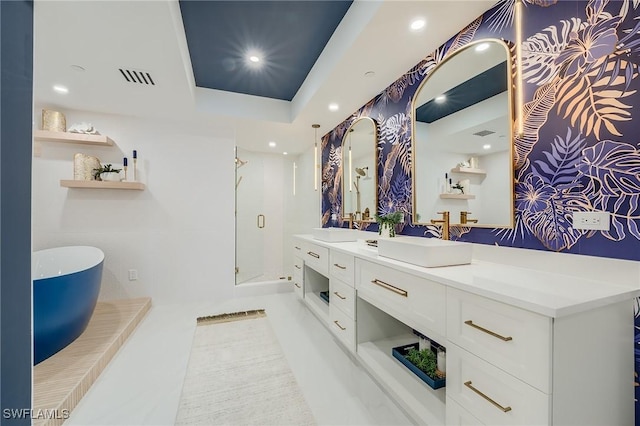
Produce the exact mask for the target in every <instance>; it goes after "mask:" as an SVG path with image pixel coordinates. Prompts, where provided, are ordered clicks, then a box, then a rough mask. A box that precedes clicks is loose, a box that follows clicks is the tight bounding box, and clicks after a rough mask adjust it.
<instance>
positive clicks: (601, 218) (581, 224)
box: [573, 211, 611, 231]
mask: <svg viewBox="0 0 640 426" xmlns="http://www.w3.org/2000/svg"><path fill="white" fill-rule="evenodd" d="M610 221H611V220H610V217H609V212H602V211H596V212H573V227H574V229H589V230H596V231H608V230H609V226H610Z"/></svg>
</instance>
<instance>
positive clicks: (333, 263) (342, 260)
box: [329, 250, 355, 287]
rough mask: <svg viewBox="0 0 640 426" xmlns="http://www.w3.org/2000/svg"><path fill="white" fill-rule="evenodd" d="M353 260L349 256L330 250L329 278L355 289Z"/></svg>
mask: <svg viewBox="0 0 640 426" xmlns="http://www.w3.org/2000/svg"><path fill="white" fill-rule="evenodd" d="M353 268H354V258H353V256H352V255H350V254H346V253H342V252H339V251H335V250H331V253H330V255H329V269H330V271H331V277H332V278H337V279H339V280H340V281H342V282H344V283H346V284H348V285H350V286H351V287H355V282H354V273H353Z"/></svg>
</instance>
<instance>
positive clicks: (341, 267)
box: [333, 263, 347, 269]
mask: <svg viewBox="0 0 640 426" xmlns="http://www.w3.org/2000/svg"><path fill="white" fill-rule="evenodd" d="M333 266H335V267H336V268H340V269H347V267H346V266H342V265H338V264H337V263H334V264H333Z"/></svg>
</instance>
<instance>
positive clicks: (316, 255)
mask: <svg viewBox="0 0 640 426" xmlns="http://www.w3.org/2000/svg"><path fill="white" fill-rule="evenodd" d="M307 254H308V255H309V256H313V257H315V258H316V259H320V255H319V254H318V253H314V252H312V251H308V252H307Z"/></svg>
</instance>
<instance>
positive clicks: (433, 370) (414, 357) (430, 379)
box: [392, 343, 446, 389]
mask: <svg viewBox="0 0 640 426" xmlns="http://www.w3.org/2000/svg"><path fill="white" fill-rule="evenodd" d="M392 354H393V357H394V358H395V359H397V360H398V361H400V362H401V363H402V364H404V366H405V367H407V368H408V369H409V370H411V372H412V373H414V374H415V375H416V376H418V377H420V379H421V380H422V381H423V382H425V383H426V384H428V385H429V386H431V387H432V388H433V389H439V388H441V387H443V386H445V385H446V378H445V374H444V372H443V371H440V370H438V361H437V356H436V354H435V352H433V350H431V349H430V348H429V349H422V350H420V349H419V348H418V344H417V343H414V344H411V345H406V346H399V347H397V348H393V349H392Z"/></svg>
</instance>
